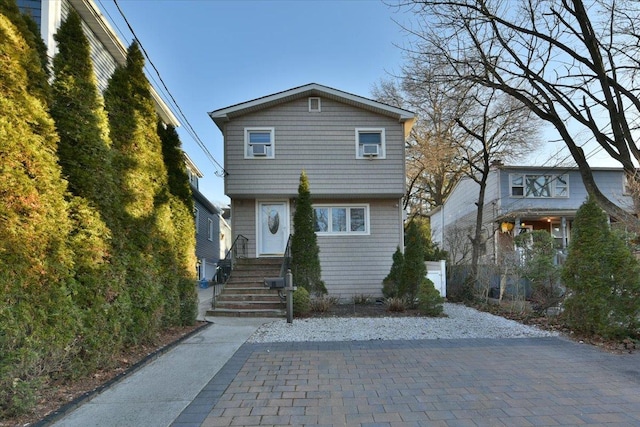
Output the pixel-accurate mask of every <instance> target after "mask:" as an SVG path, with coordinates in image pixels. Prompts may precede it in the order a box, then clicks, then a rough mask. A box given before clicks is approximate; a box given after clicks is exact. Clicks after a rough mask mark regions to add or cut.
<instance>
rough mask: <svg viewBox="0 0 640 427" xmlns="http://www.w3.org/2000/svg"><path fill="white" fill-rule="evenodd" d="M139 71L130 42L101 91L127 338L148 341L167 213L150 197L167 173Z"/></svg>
mask: <svg viewBox="0 0 640 427" xmlns="http://www.w3.org/2000/svg"><path fill="white" fill-rule="evenodd" d="M143 69H144V58H143V56H142V53H141V51H140V48H139V47H138V45H137V44H136V43H135V42H134V43H133V44H131V46H130V47H129V49H128V51H127V62H126V65H124V66H121V67H118V68H117V69H116V70H115V71H114V73H113V75H112V77H111V79H110V80H109V84H108V86H107V89H106V91H105V94H104V99H105V107H106V109H107V112H108V118H109V130H110V136H111V142H112V148H113V157H112V162H113V163H112V167H113V170H114V176H115V184H116V188H117V191H118V192H117V193H116V195H115V199H116V202H117V203H118V205H119V208H120V209H119V211H118V212H117V213H118V218H117V221H116V222H115V224H114V226H113V227H112V231H113V233H114V244H115V246H116V252H117V253H116V254H115V255H116V256H117V261H118V263H119V264H121V265H122V266H123V267H124V268H125V269H126V281H127V293H128V296H129V299H130V300H131V316H130V321H131V323H130V325H129V328H128V334H127V337H128V339H129V340H131V341H133V342H138V341H148V340H151V339H153V336H154V335H155V334H156V332H157V331H158V330H159V328H160V326H161V324H162V317H163V315H164V313H163V308H164V304H163V294H162V290H163V284H162V281H163V280H165V274H163V272H162V271H161V270H162V259H161V257H160V256H158V254H159V253H160V252H161V251H162V250H163V249H162V248H163V247H164V246H165V245H164V242H163V240H162V237H161V232H160V230H159V227H158V221H160V222H161V221H166V220H167V217H168V215H167V214H166V211H165V210H160V211H158V210H157V209H156V198H157V197H159V196H160V194H161V191H162V189H163V188H165V187H166V186H167V173H166V170H165V167H164V163H163V159H162V147H161V142H160V137H159V136H158V133H157V128H156V122H157V114H156V112H155V107H154V103H153V99H152V97H151V90H150V85H149V82H148V80H147V78H146V76H145V74H144V70H143Z"/></svg>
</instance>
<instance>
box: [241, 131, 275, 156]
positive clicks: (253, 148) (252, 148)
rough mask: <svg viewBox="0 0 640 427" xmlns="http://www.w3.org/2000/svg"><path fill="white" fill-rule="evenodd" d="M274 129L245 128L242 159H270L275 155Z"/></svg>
mask: <svg viewBox="0 0 640 427" xmlns="http://www.w3.org/2000/svg"><path fill="white" fill-rule="evenodd" d="M274 137H275V130H274V128H245V130H244V150H245V151H244V158H245V159H260V158H263V159H264V158H267V159H272V158H273V157H274V154H275V141H274Z"/></svg>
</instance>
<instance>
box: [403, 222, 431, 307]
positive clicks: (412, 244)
mask: <svg viewBox="0 0 640 427" xmlns="http://www.w3.org/2000/svg"><path fill="white" fill-rule="evenodd" d="M422 244H423V241H422V236H421V235H420V230H419V229H418V226H417V225H416V224H415V223H414V222H411V223H409V227H408V228H407V232H406V234H405V245H404V247H405V251H404V264H403V268H402V274H401V275H400V284H399V286H398V296H400V297H402V298H405V299H407V301H409V302H410V303H411V305H413V304H412V302H413V301H415V298H416V294H417V292H418V285H420V283H422V280H423V279H424V277H425V276H426V274H427V267H426V266H425V265H424V248H423V246H422Z"/></svg>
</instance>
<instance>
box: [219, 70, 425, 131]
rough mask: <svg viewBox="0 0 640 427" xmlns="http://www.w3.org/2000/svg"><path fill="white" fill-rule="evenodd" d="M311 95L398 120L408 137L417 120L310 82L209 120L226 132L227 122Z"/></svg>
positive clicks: (222, 111) (234, 107)
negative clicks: (224, 128) (224, 127)
mask: <svg viewBox="0 0 640 427" xmlns="http://www.w3.org/2000/svg"><path fill="white" fill-rule="evenodd" d="M307 96H321V97H325V98H328V99H333V100H335V101H338V102H342V103H344V104H348V105H352V106H354V107H358V108H362V109H364V110H369V111H372V112H374V113H377V114H381V115H384V116H389V117H393V118H396V119H397V120H398V121H399V122H400V123H404V134H405V138H406V137H407V136H408V135H409V131H410V130H411V127H412V126H413V122H414V121H415V114H414V113H412V112H411V111H408V110H404V109H402V108H398V107H392V106H391V105H387V104H383V103H382V102H378V101H374V100H372V99H368V98H364V97H362V96H358V95H354V94H351V93H348V92H343V91H341V90H338V89H333V88H330V87H328V86H322V85H319V84H317V83H309V84H306V85H304V86H298V87H295V88H293V89H289V90H285V91H282V92H277V93H274V94H272V95H267V96H263V97H261V98H257V99H254V100H251V101H246V102H241V103H240V104H235V105H232V106H230V107H226V108H221V109H219V110H215V111H211V112H210V113H209V117H211V120H213V121H214V122H215V124H216V125H217V126H218V128H219V129H220V130H221V131H222V130H223V126H224V123H226V122H228V121H229V120H231V119H233V118H234V117H239V116H242V115H244V114H248V113H252V112H254V111H259V110H262V109H265V108H269V107H273V106H275V105H278V104H283V103H285V102H289V101H293V100H295V99H299V98H304V97H307Z"/></svg>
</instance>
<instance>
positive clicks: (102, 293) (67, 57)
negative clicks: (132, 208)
mask: <svg viewBox="0 0 640 427" xmlns="http://www.w3.org/2000/svg"><path fill="white" fill-rule="evenodd" d="M55 39H56V41H57V42H58V53H57V54H56V56H55V57H54V59H53V74H54V81H53V84H52V91H51V116H52V117H53V119H54V120H55V122H56V127H57V130H58V134H59V136H60V142H59V144H58V158H59V163H60V165H61V166H62V172H63V174H64V175H65V177H66V179H67V180H68V183H69V191H70V192H71V195H70V202H71V219H72V226H73V228H72V235H71V239H72V240H71V244H72V246H73V248H74V250H75V258H74V266H75V268H74V270H75V271H74V272H75V279H76V280H75V286H74V291H73V292H72V297H73V301H74V303H75V305H76V306H77V307H78V308H80V310H81V313H82V324H81V326H82V327H83V330H82V334H81V335H80V337H79V338H78V341H77V345H78V347H79V348H80V350H81V352H82V360H81V361H79V364H80V366H78V369H77V370H76V374H81V373H83V372H87V371H90V370H91V369H94V368H95V367H96V366H104V365H105V364H106V363H107V362H108V361H110V360H111V359H112V356H113V354H115V353H116V352H117V351H118V350H119V349H120V348H121V346H122V339H123V337H122V334H120V333H119V331H120V329H121V327H122V323H123V322H125V323H126V317H127V316H128V313H127V312H128V308H127V307H128V305H129V302H128V299H127V296H126V294H125V293H124V275H123V271H122V269H121V268H119V266H118V264H117V263H114V262H113V257H112V254H113V253H114V252H115V251H114V249H113V247H112V245H111V243H112V242H111V237H112V236H111V229H110V228H109V224H113V222H114V219H113V216H114V210H115V209H117V208H118V207H117V206H116V205H115V204H114V203H113V194H114V192H115V186H114V185H113V172H112V170H111V153H110V144H111V143H110V140H109V136H108V132H109V129H108V122H107V115H106V112H105V110H104V103H103V101H102V97H101V96H100V94H99V91H98V87H97V82H96V78H95V74H94V72H93V65H92V62H91V54H90V46H89V42H88V40H87V38H86V37H85V35H84V32H83V30H82V25H81V21H80V17H79V16H78V14H77V13H76V12H75V11H71V12H70V13H69V15H68V16H67V18H66V20H65V21H64V22H63V23H62V24H61V25H60V28H59V29H58V32H57V33H56V35H55Z"/></svg>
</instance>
